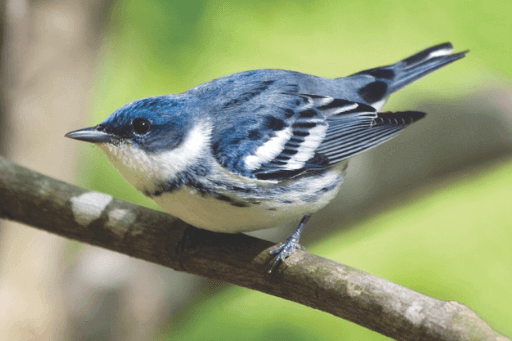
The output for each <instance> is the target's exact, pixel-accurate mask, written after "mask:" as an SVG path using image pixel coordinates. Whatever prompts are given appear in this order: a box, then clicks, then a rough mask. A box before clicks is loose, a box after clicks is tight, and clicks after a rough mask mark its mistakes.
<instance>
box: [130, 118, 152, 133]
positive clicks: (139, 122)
mask: <svg viewBox="0 0 512 341" xmlns="http://www.w3.org/2000/svg"><path fill="white" fill-rule="evenodd" d="M132 126H133V130H134V131H135V133H136V134H139V135H142V134H145V133H147V132H148V130H149V126H150V124H149V121H148V120H146V119H145V118H140V117H139V118H136V119H134V120H133V122H132Z"/></svg>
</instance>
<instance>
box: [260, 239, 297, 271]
mask: <svg viewBox="0 0 512 341" xmlns="http://www.w3.org/2000/svg"><path fill="white" fill-rule="evenodd" d="M295 249H301V250H305V249H306V248H305V247H304V246H302V245H299V239H298V238H296V237H295V236H293V235H292V236H290V237H289V238H288V239H287V240H286V242H284V243H281V244H279V245H278V246H277V247H276V248H274V249H272V250H270V252H269V253H270V255H272V256H275V257H274V259H273V260H272V263H271V266H270V269H269V270H268V273H269V274H271V273H272V272H273V271H274V270H275V269H277V267H278V266H279V264H281V263H282V261H283V260H285V259H286V258H288V257H289V256H290V255H291V254H292V252H293V251H295Z"/></svg>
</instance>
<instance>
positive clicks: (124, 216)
mask: <svg viewBox="0 0 512 341" xmlns="http://www.w3.org/2000/svg"><path fill="white" fill-rule="evenodd" d="M134 221H135V214H133V213H132V212H130V211H129V210H125V209H120V208H116V209H114V210H112V211H110V212H109V213H108V221H107V224H106V225H107V226H108V227H110V229H111V230H112V232H114V233H115V234H117V235H118V236H119V237H122V236H124V234H125V233H126V232H128V229H129V228H130V226H132V224H133V222H134Z"/></svg>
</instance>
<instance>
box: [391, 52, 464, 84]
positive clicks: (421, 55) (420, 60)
mask: <svg viewBox="0 0 512 341" xmlns="http://www.w3.org/2000/svg"><path fill="white" fill-rule="evenodd" d="M452 51H453V46H452V44H450V43H445V44H440V45H437V46H433V47H431V48H428V49H426V50H423V51H421V52H418V53H416V54H414V55H412V56H410V57H408V58H405V59H404V60H402V61H400V62H398V63H396V64H394V67H395V72H396V78H395V80H394V82H392V83H391V87H390V89H389V90H390V92H395V91H397V90H400V89H401V88H403V87H404V86H406V85H407V84H410V83H412V82H414V81H415V80H417V79H420V78H421V77H423V76H426V75H428V74H429V73H431V72H434V71H435V70H437V69H439V68H441V67H443V66H445V65H447V64H450V63H452V62H454V61H456V60H457V59H460V58H463V57H464V56H465V55H466V53H467V52H468V51H463V52H459V53H455V54H451V53H452Z"/></svg>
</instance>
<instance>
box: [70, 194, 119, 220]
mask: <svg viewBox="0 0 512 341" xmlns="http://www.w3.org/2000/svg"><path fill="white" fill-rule="evenodd" d="M70 201H71V210H72V211H73V215H74V216H75V221H76V222H77V223H79V224H80V225H83V226H87V225H89V224H90V223H91V222H93V221H94V220H96V219H98V218H99V217H100V216H101V212H103V210H104V209H105V207H107V205H108V204H110V202H111V201H112V197H111V196H110V195H107V194H103V193H98V192H87V193H84V194H82V195H80V196H78V197H74V198H71V199H70Z"/></svg>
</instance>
